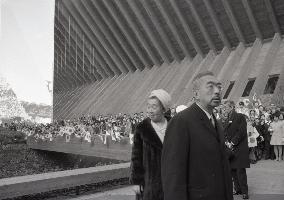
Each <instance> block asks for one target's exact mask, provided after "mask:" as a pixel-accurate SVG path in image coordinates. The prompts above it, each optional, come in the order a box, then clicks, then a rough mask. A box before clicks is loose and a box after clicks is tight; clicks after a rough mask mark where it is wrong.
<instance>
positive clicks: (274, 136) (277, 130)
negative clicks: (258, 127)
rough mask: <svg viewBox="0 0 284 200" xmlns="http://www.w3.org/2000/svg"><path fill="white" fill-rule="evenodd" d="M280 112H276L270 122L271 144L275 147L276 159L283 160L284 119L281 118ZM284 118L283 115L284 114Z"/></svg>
mask: <svg viewBox="0 0 284 200" xmlns="http://www.w3.org/2000/svg"><path fill="white" fill-rule="evenodd" d="M279 116H280V113H275V114H274V118H273V121H272V122H271V124H270V129H269V130H270V132H271V141H270V144H271V145H273V147H274V153H275V157H276V158H275V160H276V161H280V160H282V154H283V144H284V141H283V131H284V128H283V121H280V120H279ZM282 118H283V115H282Z"/></svg>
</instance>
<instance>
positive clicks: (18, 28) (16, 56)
mask: <svg viewBox="0 0 284 200" xmlns="http://www.w3.org/2000/svg"><path fill="white" fill-rule="evenodd" d="M0 5H1V7H0V12H1V13H0V14H1V18H0V22H1V24H0V27H1V29H0V76H1V77H3V78H5V79H6V81H7V82H8V84H9V85H10V86H11V88H12V89H13V90H14V92H15V93H16V95H17V97H18V99H19V100H24V101H28V102H35V103H43V104H48V105H51V104H52V95H51V93H49V91H48V89H47V81H52V80H53V75H52V74H53V54H54V50H53V49H54V48H53V26H54V0H0Z"/></svg>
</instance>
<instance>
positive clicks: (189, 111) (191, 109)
mask: <svg viewBox="0 0 284 200" xmlns="http://www.w3.org/2000/svg"><path fill="white" fill-rule="evenodd" d="M195 112H196V111H195V109H194V107H193V105H191V106H190V107H188V108H186V109H184V110H183V111H181V112H179V113H177V114H176V115H175V116H174V118H176V119H183V118H184V119H188V118H189V117H191V116H194V114H195Z"/></svg>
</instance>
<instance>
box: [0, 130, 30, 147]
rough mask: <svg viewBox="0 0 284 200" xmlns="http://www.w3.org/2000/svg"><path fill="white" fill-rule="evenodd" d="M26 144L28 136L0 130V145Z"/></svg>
mask: <svg viewBox="0 0 284 200" xmlns="http://www.w3.org/2000/svg"><path fill="white" fill-rule="evenodd" d="M23 143H26V135H25V134H24V133H22V132H17V131H11V130H7V129H4V128H0V145H1V147H2V146H3V145H7V144H23Z"/></svg>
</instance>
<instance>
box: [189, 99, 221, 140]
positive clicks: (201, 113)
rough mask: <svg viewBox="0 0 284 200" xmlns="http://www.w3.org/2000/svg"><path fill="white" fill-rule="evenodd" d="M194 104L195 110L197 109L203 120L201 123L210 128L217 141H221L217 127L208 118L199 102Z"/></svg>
mask: <svg viewBox="0 0 284 200" xmlns="http://www.w3.org/2000/svg"><path fill="white" fill-rule="evenodd" d="M193 106H194V108H195V110H196V111H197V113H198V115H199V119H200V120H201V123H202V124H203V126H205V127H206V128H207V129H208V130H209V132H210V134H212V135H213V136H214V137H215V138H216V139H217V141H219V136H218V133H217V131H216V129H215V128H214V126H213V124H212V123H211V122H210V120H209V119H208V117H207V115H206V114H205V113H204V111H203V110H202V109H201V108H200V107H199V106H198V105H197V104H193ZM215 125H217V122H216V120H215Z"/></svg>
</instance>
